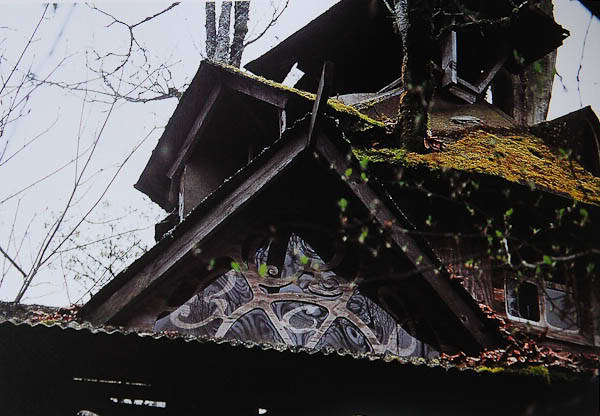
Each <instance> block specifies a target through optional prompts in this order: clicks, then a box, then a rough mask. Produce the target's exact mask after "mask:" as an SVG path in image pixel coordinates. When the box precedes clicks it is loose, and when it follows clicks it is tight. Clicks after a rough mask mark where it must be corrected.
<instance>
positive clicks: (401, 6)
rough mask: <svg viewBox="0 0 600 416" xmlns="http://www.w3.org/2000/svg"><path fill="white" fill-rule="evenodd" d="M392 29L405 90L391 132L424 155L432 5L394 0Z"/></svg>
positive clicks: (430, 87)
mask: <svg viewBox="0 0 600 416" xmlns="http://www.w3.org/2000/svg"><path fill="white" fill-rule="evenodd" d="M395 7H396V10H395V12H396V16H395V24H396V29H397V30H398V32H399V33H400V35H401V36H402V85H403V86H404V88H405V91H404V93H403V97H402V100H401V103H400V106H399V109H398V122H397V124H396V127H395V130H394V136H395V138H396V141H397V142H398V143H397V144H398V145H400V146H402V147H405V148H407V149H408V150H411V151H416V152H424V151H425V147H424V144H423V139H424V138H425V136H426V133H427V114H428V110H429V102H430V101H431V96H432V92H433V82H432V70H431V65H430V61H431V57H432V56H433V53H434V48H433V46H434V43H433V39H432V25H431V15H432V4H431V2H430V1H422V0H396V3H395Z"/></svg>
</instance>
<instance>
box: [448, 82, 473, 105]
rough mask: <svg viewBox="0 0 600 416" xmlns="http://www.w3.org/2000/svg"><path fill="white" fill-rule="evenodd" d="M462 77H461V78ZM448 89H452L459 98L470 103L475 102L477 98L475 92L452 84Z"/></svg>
mask: <svg viewBox="0 0 600 416" xmlns="http://www.w3.org/2000/svg"><path fill="white" fill-rule="evenodd" d="M459 79H460V78H459ZM448 91H450V92H451V93H452V94H454V95H455V96H457V97H458V98H460V99H462V100H464V101H466V102H468V103H469V104H473V103H474V102H475V101H476V99H477V96H476V95H475V94H472V93H470V92H468V91H465V90H463V89H462V88H460V87H458V86H455V85H452V86H451V87H450V88H449V89H448Z"/></svg>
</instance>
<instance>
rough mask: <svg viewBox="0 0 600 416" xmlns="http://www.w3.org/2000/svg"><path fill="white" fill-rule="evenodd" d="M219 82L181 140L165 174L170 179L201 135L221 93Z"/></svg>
mask: <svg viewBox="0 0 600 416" xmlns="http://www.w3.org/2000/svg"><path fill="white" fill-rule="evenodd" d="M221 90H222V87H221V83H220V82H217V83H216V84H215V85H214V86H213V88H212V90H211V91H210V93H209V95H208V97H207V98H206V101H205V102H204V105H203V106H202V110H201V111H200V113H199V114H198V117H196V120H195V121H194V124H193V125H192V128H191V129H190V131H189V132H188V134H187V136H186V138H185V141H184V142H183V146H182V147H181V149H180V150H179V155H178V156H177V158H176V159H175V162H173V164H172V165H171V168H170V169H169V171H168V172H167V176H168V177H169V178H170V179H171V180H172V179H173V177H174V176H177V175H178V174H179V173H180V172H181V170H182V169H183V166H184V164H185V162H186V161H187V159H188V158H189V157H190V155H191V154H192V152H193V150H194V149H195V148H196V146H197V144H198V143H197V138H198V136H200V135H202V132H203V131H204V129H205V128H206V125H207V124H208V122H209V121H210V118H211V116H212V115H213V114H214V112H215V107H216V102H217V99H218V98H219V96H220V95H221Z"/></svg>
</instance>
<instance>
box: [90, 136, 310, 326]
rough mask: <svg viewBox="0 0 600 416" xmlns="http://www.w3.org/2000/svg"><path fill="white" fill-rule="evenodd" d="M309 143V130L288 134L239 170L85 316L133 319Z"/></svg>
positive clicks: (103, 320)
mask: <svg viewBox="0 0 600 416" xmlns="http://www.w3.org/2000/svg"><path fill="white" fill-rule="evenodd" d="M305 145H306V133H302V134H299V133H298V134H295V135H293V136H288V137H287V138H284V139H282V140H281V141H280V142H279V144H277V143H276V144H275V145H274V146H272V147H271V149H270V150H271V151H270V152H269V151H267V152H266V153H263V154H262V155H261V156H262V157H259V158H257V159H255V160H254V161H253V162H252V163H250V164H249V165H248V166H247V167H246V168H245V169H243V170H241V171H239V172H238V173H237V174H236V175H235V176H233V177H232V178H231V179H230V180H229V181H228V182H226V183H225V184H224V185H223V186H221V187H220V188H218V189H217V191H215V192H214V193H213V194H212V195H211V196H209V197H208V198H207V199H206V200H205V201H204V202H203V203H202V204H201V205H199V206H198V207H197V208H195V210H194V211H192V214H190V216H195V215H194V214H195V211H196V210H198V209H201V210H203V215H202V218H201V219H198V218H197V217H196V216H195V217H196V218H194V219H188V220H191V221H192V222H193V225H191V227H190V228H189V229H188V230H186V231H184V232H183V233H182V235H178V236H177V238H174V239H173V240H172V243H171V244H170V245H168V246H166V247H164V248H162V250H161V251H160V252H159V253H158V255H157V256H156V258H154V259H153V260H152V261H149V262H147V263H146V264H145V265H144V266H143V267H142V268H141V270H139V271H137V272H136V273H135V274H133V275H132V276H130V277H127V276H121V277H120V278H122V279H127V281H126V282H125V283H124V284H123V285H121V286H120V287H119V288H118V289H116V290H115V291H114V292H113V293H111V294H110V295H108V296H107V298H106V299H105V300H104V301H103V302H101V303H100V304H99V305H94V306H93V307H91V310H85V307H84V310H82V311H83V315H84V317H85V319H86V320H88V321H90V322H92V323H96V324H104V323H107V322H108V323H111V324H118V323H122V322H126V321H127V320H129V318H130V316H129V315H131V313H132V312H134V310H135V307H136V305H139V304H140V303H141V301H142V300H143V299H144V297H145V296H146V295H147V294H148V293H149V292H150V289H151V288H152V287H154V286H155V285H156V284H158V283H160V282H163V281H164V280H165V279H168V278H170V277H173V278H175V277H176V276H173V275H171V274H170V272H172V271H173V270H174V269H175V266H176V265H178V264H179V262H180V260H182V259H183V258H184V256H186V255H187V253H188V252H190V251H191V250H192V249H193V248H195V247H196V246H197V244H198V243H199V242H201V241H203V240H205V239H206V238H208V237H210V236H212V235H213V233H214V232H215V231H216V230H217V228H219V227H220V226H221V225H222V224H224V222H225V221H226V220H227V219H229V218H230V217H231V216H232V215H233V214H234V213H236V212H238V211H239V210H240V209H242V208H243V207H244V206H246V204H248V203H249V202H250V201H251V200H252V199H254V198H255V197H256V196H257V195H259V194H260V192H261V190H263V189H264V188H265V186H266V185H268V184H269V183H271V181H273V180H274V179H275V177H277V176H278V175H279V174H281V173H282V172H283V171H284V170H286V169H287V168H288V167H289V166H290V165H291V164H292V163H293V162H294V161H295V160H297V159H298V158H299V157H300V156H301V154H302V152H303V150H304V149H305ZM244 176H245V177H244ZM175 230H177V229H175ZM147 254H148V253H147ZM138 261H139V260H138ZM117 278H119V276H118V277H117Z"/></svg>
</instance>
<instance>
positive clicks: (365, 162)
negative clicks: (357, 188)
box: [360, 158, 369, 170]
mask: <svg viewBox="0 0 600 416" xmlns="http://www.w3.org/2000/svg"><path fill="white" fill-rule="evenodd" d="M368 164H369V160H368V159H367V158H362V159H361V160H360V168H361V169H362V170H365V169H366V168H367V165H368Z"/></svg>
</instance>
